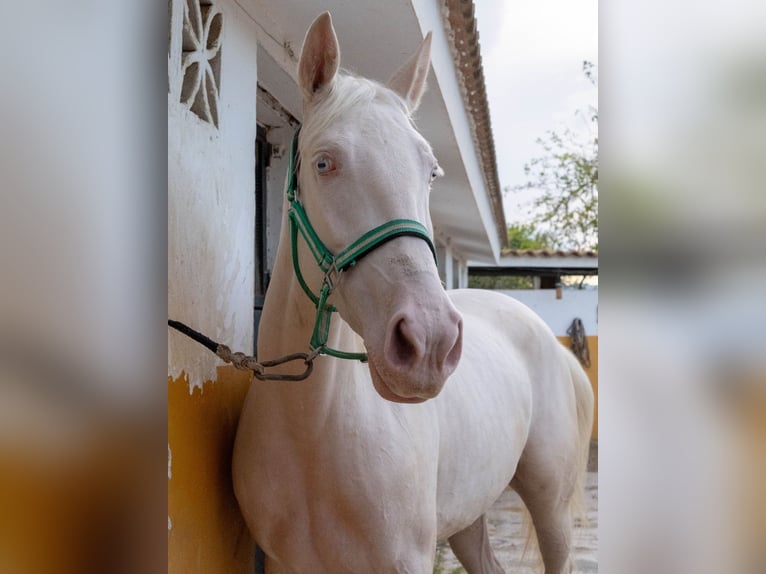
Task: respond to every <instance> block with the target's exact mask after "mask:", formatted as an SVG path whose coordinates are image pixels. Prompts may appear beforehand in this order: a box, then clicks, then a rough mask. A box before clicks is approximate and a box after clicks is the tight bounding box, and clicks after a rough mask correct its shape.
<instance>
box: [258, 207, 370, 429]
mask: <svg viewBox="0 0 766 574" xmlns="http://www.w3.org/2000/svg"><path fill="white" fill-rule="evenodd" d="M305 262H306V260H305V259H302V260H301V263H302V264H310V263H305ZM315 318H316V308H315V306H314V304H313V303H312V301H311V300H310V299H309V298H308V296H307V295H306V293H304V292H303V289H302V288H301V286H300V284H299V283H298V280H297V278H296V276H295V272H294V269H293V262H292V254H291V251H290V237H289V233H288V232H287V222H286V221H283V232H282V235H281V238H280V244H279V248H278V250H277V257H276V261H275V264H274V270H273V273H272V279H271V282H270V285H269V290H268V293H267V295H266V301H265V303H264V308H263V313H262V316H261V326H260V334H259V337H258V358H259V359H260V360H262V361H263V360H271V359H275V358H278V357H282V356H284V355H288V354H291V353H296V352H308V351H309V340H310V339H311V334H312V330H313V327H314V321H315ZM354 338H355V335H354V334H353V332H352V331H351V329H350V327H348V325H347V324H346V323H345V322H343V321H342V320H341V319H340V317H338V316H337V314H334V315H333V318H332V322H331V326H330V333H329V342H330V343H331V344H333V343H334V344H337V345H339V346H340V347H341V348H347V347H346V345H349V344H353V341H354ZM354 366H355V365H353V363H352V362H350V361H345V360H339V359H334V358H331V357H322V356H320V357H318V358H317V359H316V360H315V362H314V370H313V372H312V374H311V376H310V377H309V378H308V379H306V380H305V381H301V382H274V383H267V384H265V385H262V388H263V391H262V394H261V396H262V397H263V396H265V395H268V397H269V401H270V402H271V403H272V404H273V405H275V406H276V405H280V410H281V411H282V413H283V415H288V414H289V413H286V412H285V410H286V409H287V410H290V409H293V410H298V411H300V413H296V415H299V416H300V417H301V419H302V420H303V421H306V422H307V423H308V424H310V418H311V417H310V415H311V414H314V415H316V416H317V417H318V418H320V419H321V418H322V417H323V416H325V415H326V411H327V409H329V407H330V405H331V404H332V403H333V401H335V400H337V394H338V393H339V392H344V389H346V390H347V389H348V388H349V386H350V385H348V384H347V379H349V377H350V376H351V375H350V374H349V372H350V371H349V370H350V369H353V367H354ZM302 368H303V365H302V364H300V365H299V364H297V363H293V364H292V366H289V367H286V368H285V369H284V372H296V371H298V370H299V369H302ZM259 384H260V383H259ZM307 411H310V412H307ZM307 417H308V418H307ZM291 418H292V417H291Z"/></svg>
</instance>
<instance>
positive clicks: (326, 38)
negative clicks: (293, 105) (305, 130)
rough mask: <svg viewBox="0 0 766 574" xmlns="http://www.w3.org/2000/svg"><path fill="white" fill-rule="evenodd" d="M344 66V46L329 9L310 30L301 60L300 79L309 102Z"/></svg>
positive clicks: (299, 65)
mask: <svg viewBox="0 0 766 574" xmlns="http://www.w3.org/2000/svg"><path fill="white" fill-rule="evenodd" d="M339 66H340V49H339V47H338V38H337V37H336V36H335V29H334V28H333V27H332V18H331V17H330V13H329V12H324V13H323V14H320V15H319V16H317V19H316V20H314V22H313V23H312V24H311V26H310V27H309V29H308V32H306V38H305V39H304V40H303V50H302V51H301V58H300V60H299V62H298V81H299V82H300V85H301V89H302V90H303V97H304V98H305V99H306V100H307V101H309V100H311V99H312V98H313V97H314V96H315V95H316V94H317V93H318V92H321V91H322V90H323V89H324V88H326V87H327V86H329V85H330V83H331V82H332V80H333V78H334V77H335V74H336V73H337V72H338V67H339Z"/></svg>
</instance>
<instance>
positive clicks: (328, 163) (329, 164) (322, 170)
mask: <svg viewBox="0 0 766 574" xmlns="http://www.w3.org/2000/svg"><path fill="white" fill-rule="evenodd" d="M314 166H315V167H316V170H317V173H319V175H324V174H327V173H330V172H331V171H335V162H334V161H333V160H332V158H330V157H328V156H322V157H320V158H319V159H318V160H316V163H315V164H314Z"/></svg>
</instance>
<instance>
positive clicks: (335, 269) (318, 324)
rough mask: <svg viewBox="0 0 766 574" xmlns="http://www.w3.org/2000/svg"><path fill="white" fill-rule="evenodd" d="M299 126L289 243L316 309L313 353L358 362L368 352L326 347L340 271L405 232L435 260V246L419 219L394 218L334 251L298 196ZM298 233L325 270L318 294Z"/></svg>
mask: <svg viewBox="0 0 766 574" xmlns="http://www.w3.org/2000/svg"><path fill="white" fill-rule="evenodd" d="M299 133H300V128H298V130H297V131H296V132H295V136H294V137H293V142H292V147H291V150H290V162H289V164H288V175H287V177H288V184H287V202H288V211H287V215H288V218H289V221H290V243H291V246H292V255H293V268H294V269H295V276H296V278H297V279H298V283H299V284H300V286H301V288H303V291H304V292H305V293H306V295H308V297H309V299H311V301H312V302H313V303H314V305H315V306H316V309H317V314H316V319H315V321H314V330H313V332H312V333H311V341H310V342H309V346H310V347H311V350H312V352H314V353H316V354H319V355H330V356H333V357H338V358H340V359H351V360H357V361H366V360H367V354H366V353H349V352H345V351H338V350H336V349H332V348H330V347H328V346H327V336H328V334H329V331H330V320H331V319H332V314H333V313H334V312H335V311H337V309H336V308H335V307H333V306H332V305H328V303H327V299H328V298H329V296H330V293H332V290H333V289H334V288H335V286H336V285H337V282H338V279H339V277H340V274H341V273H343V272H344V271H346V270H347V269H349V268H351V267H353V266H354V265H356V264H357V263H358V262H359V260H360V259H362V257H364V256H365V255H367V254H368V253H370V252H371V251H373V250H374V249H377V248H378V247H380V246H381V245H383V244H384V243H386V242H388V241H391V240H392V239H395V238H397V237H401V236H402V235H410V236H412V237H418V238H420V239H422V240H423V241H425V242H426V243H427V244H428V248H429V249H430V250H431V253H433V256H434V260H436V249H435V248H434V244H433V241H431V237H430V235H429V234H428V230H427V229H426V227H425V226H424V225H423V224H422V223H420V222H419V221H415V220H412V219H394V220H392V221H389V222H387V223H384V224H382V225H379V226H378V227H376V228H374V229H372V230H370V231H368V232H367V233H365V234H364V235H362V236H361V237H360V238H359V239H357V240H356V241H354V242H353V243H351V244H350V245H349V246H348V247H346V248H345V249H343V250H342V251H341V252H340V253H338V254H334V253H333V252H332V251H330V250H329V249H328V248H327V246H326V245H325V244H324V243H323V242H322V240H321V239H320V238H319V235H317V232H316V231H315V230H314V227H313V226H312V225H311V222H310V221H309V218H308V215H306V210H305V209H304V208H303V205H302V204H301V202H300V200H299V199H298V191H299V189H298V158H299V155H298V134H299ZM298 233H300V235H301V236H302V237H303V239H304V241H305V242H306V244H307V245H308V247H309V251H311V254H312V255H313V256H314V259H315V260H316V262H317V265H318V266H319V269H321V271H322V273H324V278H323V279H322V287H321V289H320V291H319V295H316V294H314V292H312V291H311V289H310V288H309V286H308V285H307V284H306V280H305V279H304V278H303V273H301V267H300V264H299V261H298Z"/></svg>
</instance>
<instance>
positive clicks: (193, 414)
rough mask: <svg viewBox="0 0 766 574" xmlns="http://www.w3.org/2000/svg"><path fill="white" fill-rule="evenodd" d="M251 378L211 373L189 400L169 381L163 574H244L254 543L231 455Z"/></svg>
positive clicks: (181, 384)
mask: <svg viewBox="0 0 766 574" xmlns="http://www.w3.org/2000/svg"><path fill="white" fill-rule="evenodd" d="M250 382H251V378H250V374H249V373H246V372H244V371H239V370H237V369H235V368H234V367H230V366H224V367H218V378H217V380H216V381H207V382H206V383H205V384H204V385H203V388H202V389H199V388H195V389H194V392H193V393H191V394H190V393H189V383H188V381H187V379H186V377H185V375H183V374H182V376H181V377H179V378H178V379H175V380H173V379H171V378H170V377H168V443H169V446H170V449H171V460H172V464H171V476H170V478H169V482H168V519H169V523H168V572H169V573H171V574H208V573H211V572H226V573H227V574H239V573H242V574H250V573H251V572H253V551H254V542H253V540H252V538H251V537H250V534H249V532H248V529H247V526H246V525H245V523H244V521H243V519H242V516H241V514H240V512H239V507H238V506H237V501H236V499H235V497H234V491H233V488H232V480H231V454H232V448H233V445H234V437H235V433H236V430H237V422H238V421H239V414H240V411H241V409H242V403H243V401H244V399H245V395H246V393H247V391H248V389H249V388H250Z"/></svg>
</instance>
